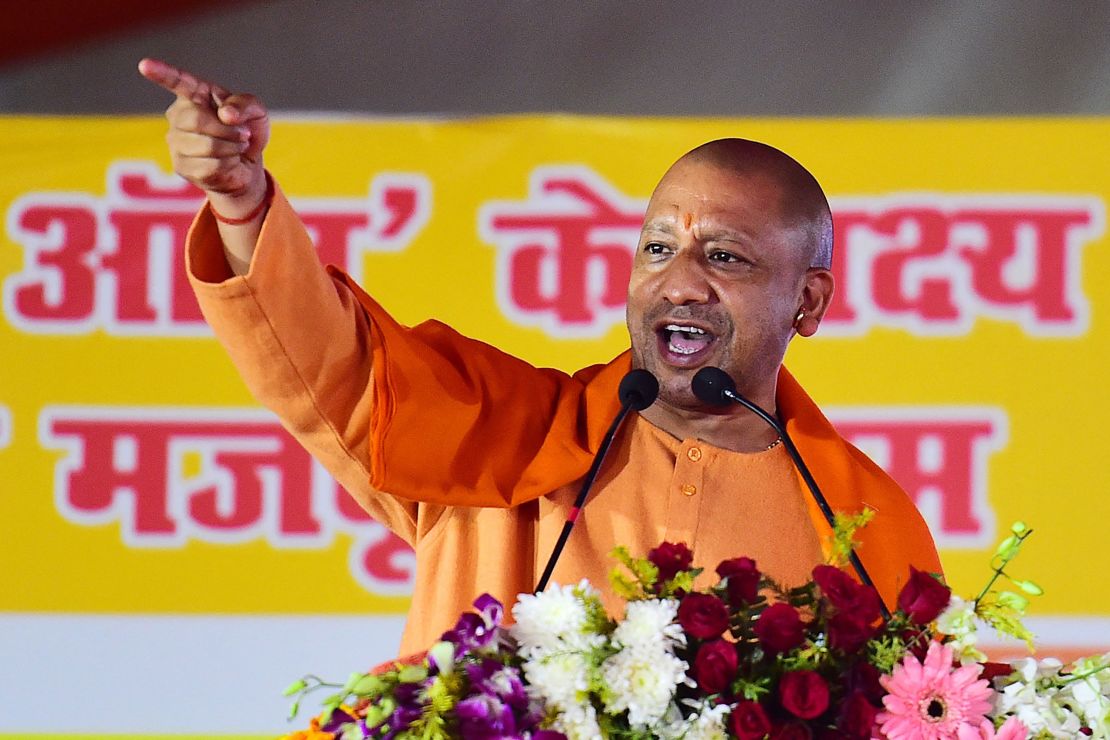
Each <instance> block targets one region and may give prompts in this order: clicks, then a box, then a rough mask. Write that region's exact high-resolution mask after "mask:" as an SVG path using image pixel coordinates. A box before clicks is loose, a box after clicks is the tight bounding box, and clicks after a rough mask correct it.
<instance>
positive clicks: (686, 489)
mask: <svg viewBox="0 0 1110 740" xmlns="http://www.w3.org/2000/svg"><path fill="white" fill-rule="evenodd" d="M697 492H698V487H697V486H695V485H694V484H693V483H684V484H683V486H682V493H683V494H684V495H686V496H693V495H694V494H695V493H697Z"/></svg>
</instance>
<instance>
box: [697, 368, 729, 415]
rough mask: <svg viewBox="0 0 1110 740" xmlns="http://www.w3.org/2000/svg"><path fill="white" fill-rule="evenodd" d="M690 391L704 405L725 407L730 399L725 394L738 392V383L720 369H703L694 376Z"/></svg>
mask: <svg viewBox="0 0 1110 740" xmlns="http://www.w3.org/2000/svg"><path fill="white" fill-rule="evenodd" d="M690 390H692V391H693V392H694V395H695V396H697V398H698V400H699V401H701V402H702V403H705V404H708V405H710V406H723V405H724V404H726V403H729V398H728V396H726V395H725V394H726V393H735V392H736V382H735V381H734V380H733V379H732V376H731V375H729V374H728V373H726V372H725V371H724V370H722V369H721V368H719V367H703V368H702V369H701V370H698V371H697V373H695V374H694V380H693V381H692V382H691V383H690Z"/></svg>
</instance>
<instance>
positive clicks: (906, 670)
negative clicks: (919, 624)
mask: <svg viewBox="0 0 1110 740" xmlns="http://www.w3.org/2000/svg"><path fill="white" fill-rule="evenodd" d="M981 670H982V666H980V665H978V664H974V663H973V664H971V665H965V666H963V667H961V668H955V669H954V668H953V666H952V649H951V648H949V647H946V646H944V645H941V644H940V643H939V642H934V643H931V644H930V645H929V652H928V653H926V654H925V660H924V662H918V660H917V658H916V657H914V656H913V655H912V654H909V655H907V656H906V657H905V659H903V661H902V663H901V665H897V666H895V667H894V673H892V674H891V675H889V676H882V677H881V678H880V679H879V681H880V683H882V685H883V688H884V689H886V690H887V692H888V693H887V695H886V696H884V697H883V706H885V707H886V711H885V712H882V713H880V714H879V716H878V718H877V722H878V723H879V725H880V729H881V730H882V736H883V737H885V738H889V740H949V739H951V740H954V739H955V738H956V737H957V734H958V733H959V731H960V729H961V728H966V729H977V728H978V727H979V724H980V722H982V720H983V716H984V715H985V714H986V713H987V712H988V711H990V708H991V703H990V697H991V689H990V686H989V685H988V684H987V682H986V680H985V679H980V678H979V672H980V671H981Z"/></svg>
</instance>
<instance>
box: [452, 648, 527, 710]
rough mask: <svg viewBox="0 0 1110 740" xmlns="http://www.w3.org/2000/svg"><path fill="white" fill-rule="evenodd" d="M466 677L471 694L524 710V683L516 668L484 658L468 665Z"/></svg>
mask: <svg viewBox="0 0 1110 740" xmlns="http://www.w3.org/2000/svg"><path fill="white" fill-rule="evenodd" d="M466 677H467V678H468V679H470V685H471V691H472V692H473V693H480V694H487V695H489V696H494V697H497V698H498V699H500V700H501V701H503V702H505V703H506V704H508V705H509V706H511V707H512V708H513V709H525V708H527V706H528V695H527V694H526V693H525V692H524V681H523V680H521V677H520V671H519V670H517V669H516V668H513V667H511V666H506V665H502V664H501V663H500V662H498V661H496V660H493V659H492V658H486V659H484V660H482V661H480V662H478V663H468V664H467V665H466Z"/></svg>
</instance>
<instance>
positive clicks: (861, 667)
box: [847, 660, 886, 704]
mask: <svg viewBox="0 0 1110 740" xmlns="http://www.w3.org/2000/svg"><path fill="white" fill-rule="evenodd" d="M880 676H882V674H881V673H880V672H879V669H878V668H876V667H875V666H873V665H871V664H870V663H868V662H867V661H866V660H861V661H859V662H857V663H856V664H855V665H853V666H852V667H851V669H850V670H849V671H848V681H847V685H848V688H850V689H852V690H854V691H861V692H863V695H864V696H866V697H867V698H868V699H870V700H871V701H872V702H874V703H876V704H881V703H882V701H883V697H884V696H886V689H884V688H883V685H882V684H881V683H879V677H880Z"/></svg>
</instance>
